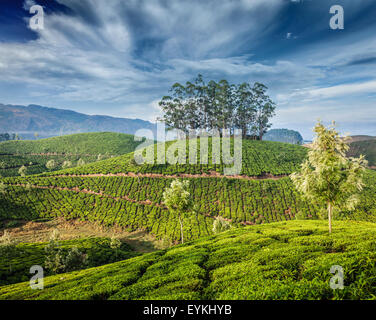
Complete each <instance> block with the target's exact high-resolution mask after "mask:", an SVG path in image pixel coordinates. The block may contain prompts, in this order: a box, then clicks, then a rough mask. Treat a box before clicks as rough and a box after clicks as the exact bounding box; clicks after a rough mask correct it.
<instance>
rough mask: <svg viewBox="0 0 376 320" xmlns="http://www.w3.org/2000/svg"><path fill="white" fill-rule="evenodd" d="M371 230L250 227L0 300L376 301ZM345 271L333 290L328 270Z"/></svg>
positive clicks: (3, 291) (2, 292)
mask: <svg viewBox="0 0 376 320" xmlns="http://www.w3.org/2000/svg"><path fill="white" fill-rule="evenodd" d="M375 234H376V225H375V224H373V223H365V222H354V221H352V222H348V221H346V222H341V221H336V222H335V224H334V233H333V234H332V235H331V236H330V237H328V233H327V224H326V222H325V221H290V222H280V223H273V224H266V225H262V226H249V227H244V228H238V229H234V230H231V231H227V232H224V233H221V234H219V235H216V236H210V237H205V238H202V239H199V240H196V241H194V242H190V243H187V244H184V245H179V246H176V247H173V248H171V249H168V250H163V251H158V252H155V253H151V254H145V255H142V256H140V257H135V258H131V259H129V260H125V261H121V262H117V263H113V264H109V265H105V266H101V267H96V268H92V269H87V270H82V271H77V272H73V273H67V274H64V275H58V276H51V277H47V278H45V279H44V290H31V289H30V286H29V283H28V282H25V283H19V284H15V285H10V286H3V287H0V299H375V298H376V296H375V292H374V288H375V287H376V280H375V279H376V269H375V265H374V261H375V259H376V253H375V252H376V251H375V249H376V240H375ZM333 265H339V266H341V267H342V268H343V271H344V289H343V290H333V289H331V287H330V279H331V277H333V274H332V273H330V269H331V267H332V266H333Z"/></svg>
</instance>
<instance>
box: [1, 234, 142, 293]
mask: <svg viewBox="0 0 376 320" xmlns="http://www.w3.org/2000/svg"><path fill="white" fill-rule="evenodd" d="M110 242H111V240H110V239H108V238H87V239H76V240H62V241H58V243H59V247H60V248H61V249H62V250H63V251H64V252H67V250H68V249H71V248H73V247H77V248H78V249H79V250H80V251H81V252H82V253H85V254H87V258H88V261H87V266H86V268H89V267H95V266H100V265H103V264H108V263H111V262H115V261H120V260H125V259H128V258H131V257H134V256H137V255H138V253H136V252H134V251H133V249H132V248H131V247H130V246H129V245H127V244H126V243H122V245H121V247H120V248H119V249H118V250H117V251H115V250H113V249H111V247H110ZM47 244H48V243H42V242H41V243H19V244H17V246H16V251H15V252H13V253H12V255H11V256H8V257H2V259H1V260H0V286H1V285H6V284H11V283H17V282H22V281H27V280H29V279H30V273H29V270H30V267H31V266H33V265H40V266H43V265H44V260H45V257H46V253H45V250H44V248H45V247H46V245H47Z"/></svg>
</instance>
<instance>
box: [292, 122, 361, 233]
mask: <svg viewBox="0 0 376 320" xmlns="http://www.w3.org/2000/svg"><path fill="white" fill-rule="evenodd" d="M314 132H315V133H316V137H315V140H314V141H313V144H312V146H311V148H310V150H309V151H308V159H307V160H305V161H304V162H303V164H302V167H301V170H300V172H298V173H296V172H295V173H293V174H292V175H291V179H292V181H293V183H294V184H295V187H296V188H297V190H298V191H299V192H301V193H303V195H304V197H305V198H307V199H308V200H311V201H313V202H314V203H316V204H318V205H321V206H323V205H326V207H327V211H328V220H329V233H331V232H332V218H333V209H338V210H341V209H348V210H354V209H355V206H356V204H357V203H358V201H359V198H358V193H359V192H360V191H362V189H363V186H364V183H363V174H364V172H365V168H366V166H367V161H366V160H365V159H364V156H362V155H361V156H360V157H359V158H348V157H346V152H347V151H348V149H349V146H348V144H347V141H348V138H347V137H344V138H343V137H340V136H339V133H338V132H337V131H336V130H335V123H334V122H333V124H332V125H331V126H329V127H327V128H326V127H325V126H324V125H323V124H322V123H321V122H318V123H317V124H316V126H315V128H314Z"/></svg>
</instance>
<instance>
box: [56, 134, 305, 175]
mask: <svg viewBox="0 0 376 320" xmlns="http://www.w3.org/2000/svg"><path fill="white" fill-rule="evenodd" d="M196 141H197V144H196V146H197V158H196V159H197V164H189V152H188V151H189V143H188V142H186V143H185V142H183V144H185V146H186V153H185V156H184V158H183V160H184V164H181V163H180V162H179V163H178V164H174V165H171V164H168V163H167V164H158V163H157V156H158V150H157V148H158V146H157V145H155V146H154V147H153V146H150V147H149V149H150V148H154V151H153V153H154V163H153V164H147V163H145V164H143V165H137V164H136V163H135V160H134V154H133V153H129V154H126V155H123V156H121V157H116V158H112V159H108V160H105V161H99V162H96V163H92V164H88V165H86V166H82V167H79V168H71V169H66V170H63V171H59V172H56V173H50V174H49V175H58V174H61V175H85V174H86V175H87V174H110V173H112V174H117V173H127V172H134V173H156V174H164V175H174V174H212V173H213V172H215V173H216V174H223V173H224V168H226V167H231V166H233V165H226V164H224V163H223V161H222V160H223V157H222V152H221V153H220V162H218V163H215V162H214V161H213V155H212V148H213V144H212V140H211V139H209V141H208V153H207V159H208V160H207V161H208V164H200V163H201V162H202V161H201V154H200V148H201V144H200V139H197V140H196ZM173 143H175V142H174V141H172V142H167V143H166V144H159V145H161V146H162V150H163V149H165V150H166V151H165V154H167V153H168V150H169V148H170V147H171V145H172V144H173ZM230 148H231V149H230V150H231V154H234V146H233V141H232V140H231V147H230ZM145 153H146V152H145ZM205 155H206V154H205ZM306 155H307V149H306V148H303V147H300V146H296V145H291V144H287V143H280V142H271V141H252V140H243V142H242V167H241V172H240V175H246V176H265V175H267V174H269V175H277V176H280V175H286V174H290V173H291V172H293V171H295V170H297V169H298V168H299V166H300V164H301V162H302V160H303V159H304V158H305V157H306Z"/></svg>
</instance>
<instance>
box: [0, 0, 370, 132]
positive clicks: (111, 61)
mask: <svg viewBox="0 0 376 320" xmlns="http://www.w3.org/2000/svg"><path fill="white" fill-rule="evenodd" d="M33 4H39V5H42V6H43V7H44V8H45V21H44V23H45V25H44V29H43V30H38V31H33V30H31V29H30V28H29V27H28V25H29V19H30V17H31V16H32V15H31V14H29V12H28V9H29V8H30V6H31V5H33ZM335 4H339V5H342V6H343V8H344V12H345V29H344V30H331V29H330V27H329V20H330V17H331V15H330V13H329V9H330V7H331V6H332V5H335ZM375 71H376V2H375V1H374V0H357V1H354V0H334V1H332V0H311V1H309V0H232V1H230V0H226V1H225V0H206V1H202V0H184V1H183V0H109V1H103V0H2V1H1V3H0V74H1V77H0V103H6V104H23V105H28V104H40V105H45V106H49V107H57V108H64V109H71V110H75V111H78V112H83V113H87V114H105V115H112V116H118V117H128V118H140V119H145V120H150V121H153V120H155V118H156V117H157V116H158V115H160V110H159V107H158V101H159V99H160V98H161V97H162V96H163V95H165V94H167V93H168V89H169V88H170V86H171V85H172V84H173V83H174V82H177V81H178V82H185V81H188V80H192V79H193V78H194V77H195V75H197V74H198V73H201V74H203V75H204V77H205V79H214V80H220V79H222V78H225V79H228V80H229V81H231V82H234V83H238V82H243V81H248V82H255V81H259V82H263V83H265V84H266V85H267V86H268V87H269V93H270V95H271V97H272V98H273V99H274V101H275V102H276V103H277V115H276V117H275V118H273V120H272V122H273V127H275V128H289V129H295V130H299V131H300V132H301V133H302V134H303V136H304V137H305V138H306V139H310V138H311V128H312V127H313V125H314V122H315V120H317V119H318V118H320V119H322V120H324V121H325V122H329V121H331V120H336V121H337V123H338V126H339V129H340V130H341V132H343V133H346V132H349V133H351V134H371V135H376V105H375V102H376V72H375Z"/></svg>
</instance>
